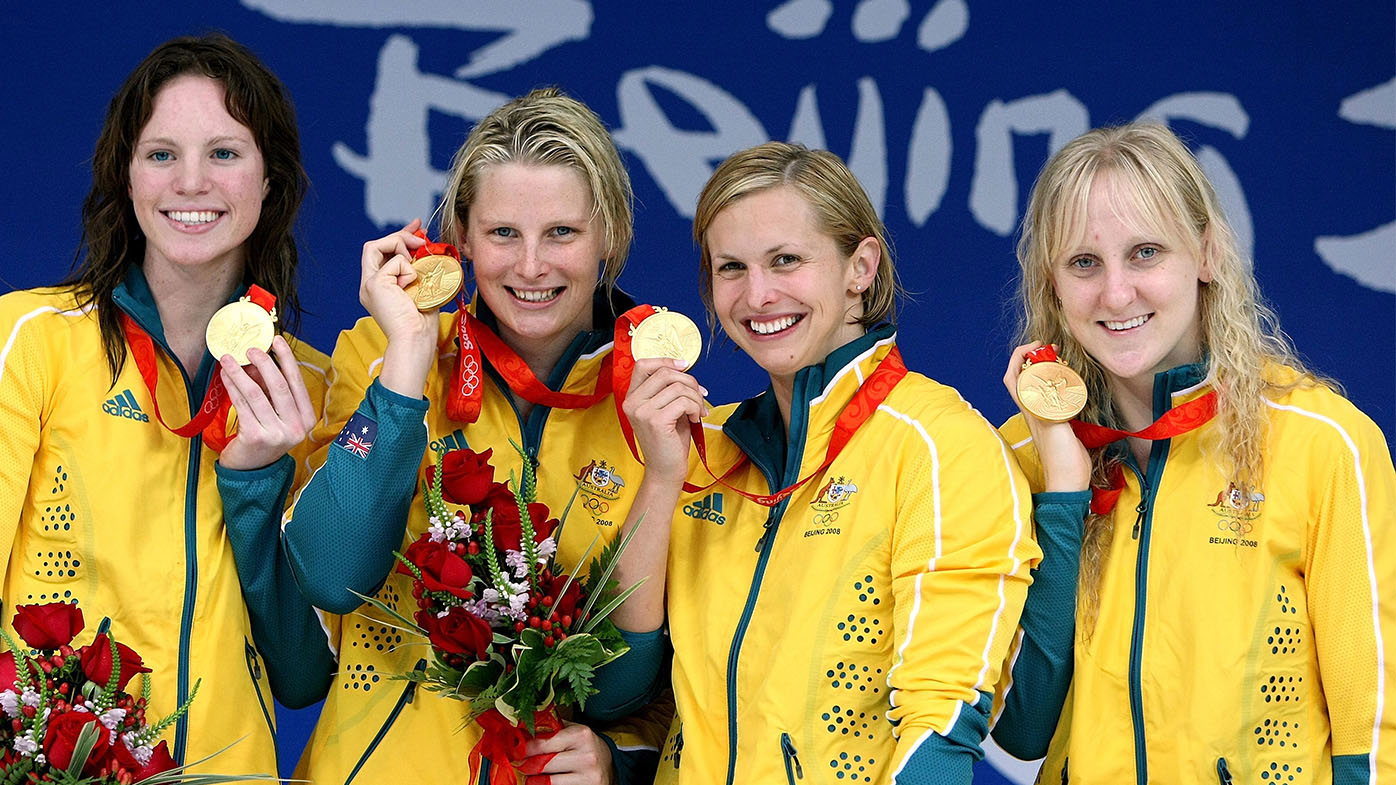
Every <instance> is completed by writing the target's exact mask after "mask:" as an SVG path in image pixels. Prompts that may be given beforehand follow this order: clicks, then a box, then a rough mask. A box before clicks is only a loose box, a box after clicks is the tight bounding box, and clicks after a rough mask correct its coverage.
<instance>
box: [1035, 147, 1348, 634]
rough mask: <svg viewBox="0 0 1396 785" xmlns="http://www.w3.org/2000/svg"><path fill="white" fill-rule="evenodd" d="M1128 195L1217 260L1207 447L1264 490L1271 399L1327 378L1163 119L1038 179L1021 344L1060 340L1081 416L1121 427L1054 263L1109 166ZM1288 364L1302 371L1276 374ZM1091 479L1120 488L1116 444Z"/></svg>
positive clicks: (1207, 300)
mask: <svg viewBox="0 0 1396 785" xmlns="http://www.w3.org/2000/svg"><path fill="white" fill-rule="evenodd" d="M1107 172H1108V173H1110V174H1112V175H1113V176H1114V178H1115V183H1116V188H1117V192H1118V194H1122V195H1123V196H1122V197H1117V198H1123V199H1132V200H1133V207H1134V208H1135V211H1136V212H1137V213H1138V214H1139V216H1140V217H1141V219H1142V221H1143V223H1144V224H1145V226H1143V227H1140V228H1142V229H1145V230H1147V231H1148V232H1150V233H1153V234H1156V235H1158V236H1160V237H1164V238H1167V239H1168V240H1169V242H1170V243H1173V244H1176V245H1178V246H1179V247H1183V248H1186V249H1187V250H1188V251H1190V252H1191V253H1192V254H1193V255H1194V256H1195V257H1196V258H1198V259H1199V260H1202V261H1204V262H1205V263H1206V265H1207V268H1208V270H1209V271H1210V273H1211V276H1212V277H1211V280H1210V281H1209V282H1207V283H1205V284H1201V283H1200V284H1199V287H1200V291H1199V318H1200V319H1201V335H1202V351H1203V353H1204V355H1205V357H1206V362H1207V370H1208V375H1209V377H1210V378H1211V380H1212V385H1213V387H1214V388H1215V390H1216V392H1217V415H1216V428H1215V433H1216V438H1215V442H1214V443H1209V445H1208V447H1207V450H1208V454H1209V455H1211V456H1212V458H1213V459H1215V460H1218V461H1219V463H1220V464H1221V468H1222V471H1223V472H1224V473H1226V474H1227V475H1228V476H1229V477H1230V478H1231V479H1232V481H1233V482H1235V483H1236V485H1237V486H1241V487H1249V488H1256V487H1259V484H1260V481H1261V478H1262V476H1263V474H1264V459H1265V454H1264V449H1265V435H1266V424H1267V422H1268V418H1267V416H1266V410H1265V404H1264V400H1265V399H1266V398H1267V397H1273V396H1275V395H1278V394H1281V393H1283V392H1285V391H1287V390H1289V389H1292V388H1293V387H1296V386H1300V385H1311V384H1315V383H1320V382H1322V383H1325V384H1330V383H1329V382H1328V381H1327V380H1320V379H1318V378H1317V377H1316V376H1315V375H1314V374H1312V373H1311V372H1309V371H1308V370H1306V369H1305V367H1304V365H1303V364H1302V363H1301V362H1300V360H1299V359H1298V357H1297V355H1296V352H1295V351H1294V348H1293V345H1292V344H1291V343H1290V341H1289V338H1288V337H1287V336H1286V335H1285V334H1284V333H1283V332H1281V331H1280V328H1279V322H1278V319H1277V317H1276V316H1275V313H1274V311H1273V310H1271V309H1270V308H1269V307H1268V306H1267V305H1266V304H1265V302H1264V300H1263V299H1262V298H1261V295H1260V290H1259V287H1258V286H1257V284H1256V280H1255V274H1254V271H1253V268H1252V264H1251V260H1250V259H1249V258H1248V257H1247V256H1246V255H1245V254H1244V253H1243V252H1242V251H1241V249H1240V248H1239V247H1238V246H1237V243H1236V237H1235V234H1234V232H1233V231H1232V229H1231V226H1230V224H1229V223H1227V220H1226V216H1225V215H1224V213H1223V211H1222V207H1221V203H1220V201H1219V200H1218V198H1217V193H1216V190H1215V189H1214V188H1213V187H1212V184H1211V182H1210V181H1209V180H1208V179H1207V176H1206V174H1204V173H1203V171H1202V168H1201V166H1199V165H1198V163H1197V159H1196V158H1194V157H1193V155H1192V153H1191V152H1190V151H1189V150H1188V148H1187V145H1185V144H1184V143H1183V142H1182V140H1180V139H1179V138H1178V137H1177V136H1176V135H1174V133H1173V132H1172V131H1171V130H1169V129H1168V128H1167V127H1165V126H1162V125H1157V124H1153V123H1133V124H1129V125H1123V126H1117V127H1106V128H1097V129H1095V130H1093V131H1089V132H1087V133H1085V134H1083V135H1081V136H1079V137H1077V138H1076V139H1074V140H1072V141H1071V142H1069V143H1068V144H1067V145H1066V146H1065V147H1063V148H1062V149H1061V150H1059V151H1058V152H1057V153H1056V154H1055V155H1053V156H1052V157H1051V158H1050V159H1049V160H1048V161H1047V164H1046V165H1045V166H1044V167H1043V169H1042V172H1041V174H1039V175H1038V178H1037V183H1036V184H1035V185H1034V186H1033V191H1032V195H1031V197H1030V198H1029V200H1028V207H1027V213H1026V215H1025V216H1024V218H1023V226H1022V232H1021V235H1020V238H1019V241H1018V263H1019V266H1020V268H1021V278H1020V288H1019V304H1020V306H1021V308H1022V312H1021V314H1020V320H1019V321H1020V330H1019V342H1020V343H1027V342H1029V341H1031V340H1040V341H1043V342H1046V343H1054V344H1056V345H1057V346H1059V347H1060V348H1061V356H1062V359H1063V361H1065V362H1066V363H1067V364H1069V365H1071V366H1072V367H1073V368H1075V369H1077V370H1079V371H1081V375H1082V377H1083V378H1084V379H1085V381H1086V386H1087V388H1088V394H1089V402H1088V403H1087V406H1086V410H1085V411H1083V412H1082V414H1081V417H1082V419H1084V420H1087V421H1089V422H1095V423H1101V424H1105V425H1110V426H1112V427H1121V425H1122V423H1121V422H1120V419H1119V417H1118V416H1117V414H1116V412H1115V410H1114V405H1113V402H1112V398H1111V393H1110V387H1109V384H1108V380H1107V377H1106V373H1105V371H1104V369H1103V368H1101V366H1100V365H1099V364H1098V363H1097V362H1096V361H1095V359H1094V358H1092V357H1091V356H1090V355H1089V354H1087V353H1086V351H1085V349H1083V348H1082V347H1081V344H1080V343H1079V342H1078V341H1077V340H1076V339H1075V338H1074V337H1072V335H1071V333H1070V331H1069V330H1068V329H1067V326H1066V317H1065V315H1064V314H1063V312H1062V305H1061V301H1060V300H1059V299H1058V298H1057V296H1056V291H1055V288H1054V286H1053V277H1052V270H1053V267H1054V265H1058V266H1059V265H1060V264H1061V263H1062V262H1063V260H1064V258H1065V256H1066V255H1067V254H1068V253H1070V250H1071V248H1072V246H1074V245H1075V244H1077V243H1078V241H1079V239H1080V237H1081V234H1082V233H1083V232H1084V230H1085V229H1084V227H1085V224H1086V210H1087V204H1088V202H1089V201H1090V195H1091V189H1092V188H1093V187H1095V186H1096V185H1097V184H1098V183H1099V181H1100V180H1099V178H1100V177H1101V175H1102V174H1104V173H1107ZM1278 366H1289V367H1290V368H1293V369H1295V370H1296V371H1297V372H1298V373H1297V375H1296V374H1277V373H1276V371H1277V370H1278ZM1091 460H1092V481H1091V484H1092V485H1093V486H1095V487H1099V488H1104V487H1108V486H1109V484H1110V483H1109V480H1108V477H1109V476H1110V473H1111V472H1112V470H1113V464H1115V463H1118V460H1119V459H1118V458H1117V457H1115V456H1114V455H1113V454H1112V453H1111V452H1110V451H1109V450H1108V449H1107V448H1099V449H1096V450H1093V451H1092V455H1091ZM1113 529H1114V525H1113V516H1110V515H1106V516H1099V515H1094V514H1092V515H1090V516H1088V518H1087V521H1086V532H1085V540H1084V542H1083V544H1082V556H1081V582H1080V585H1081V589H1082V592H1081V598H1082V609H1083V612H1084V614H1085V618H1084V622H1085V623H1086V625H1087V627H1086V629H1088V630H1089V629H1092V628H1093V626H1094V620H1095V616H1096V613H1097V612H1098V608H1099V591H1100V587H1099V579H1100V575H1101V572H1102V567H1103V561H1104V558H1105V554H1106V553H1107V552H1108V551H1109V543H1110V539H1111V536H1112V533H1113Z"/></svg>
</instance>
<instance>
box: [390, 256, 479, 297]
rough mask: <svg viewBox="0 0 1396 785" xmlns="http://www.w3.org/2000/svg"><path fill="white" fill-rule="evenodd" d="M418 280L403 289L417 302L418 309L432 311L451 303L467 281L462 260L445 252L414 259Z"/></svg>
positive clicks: (413, 264) (413, 266) (413, 263)
mask: <svg viewBox="0 0 1396 785" xmlns="http://www.w3.org/2000/svg"><path fill="white" fill-rule="evenodd" d="M412 269H413V270H416V271H417V280H415V281H413V282H412V283H410V284H408V285H407V286H406V287H405V288H404V289H403V291H405V292H407V294H408V296H410V297H411V298H412V302H414V303H416V304H417V310H419V311H430V310H433V309H436V308H440V307H441V306H443V305H445V304H446V303H449V302H450V301H451V298H452V297H455V296H456V292H459V291H460V287H461V284H462V283H464V282H465V272H464V271H463V270H461V266H460V262H458V261H456V260H455V259H453V258H451V257H449V256H446V255H445V254H432V255H430V256H423V257H422V258H420V259H414V260H413V261H412Z"/></svg>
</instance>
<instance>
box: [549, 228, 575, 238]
mask: <svg viewBox="0 0 1396 785" xmlns="http://www.w3.org/2000/svg"><path fill="white" fill-rule="evenodd" d="M576 233H577V230H576V229H573V228H572V227H570V226H557V227H554V228H553V236H554V237H567V236H569V235H574V234H576Z"/></svg>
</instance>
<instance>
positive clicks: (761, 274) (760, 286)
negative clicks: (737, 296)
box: [745, 265, 777, 309]
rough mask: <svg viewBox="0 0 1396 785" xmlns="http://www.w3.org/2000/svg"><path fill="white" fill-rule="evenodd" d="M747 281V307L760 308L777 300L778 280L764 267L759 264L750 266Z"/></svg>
mask: <svg viewBox="0 0 1396 785" xmlns="http://www.w3.org/2000/svg"><path fill="white" fill-rule="evenodd" d="M745 281H746V302H747V307H749V308H752V309H759V308H761V307H763V306H765V305H768V304H770V303H772V302H775V299H776V291H777V290H776V281H775V280H774V279H773V277H772V276H771V274H770V272H768V271H767V270H766V269H765V268H764V267H761V266H759V265H758V266H754V267H752V268H750V269H749V270H748V271H747V274H746V276H745Z"/></svg>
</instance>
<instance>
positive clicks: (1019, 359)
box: [1003, 341, 1042, 415]
mask: <svg viewBox="0 0 1396 785" xmlns="http://www.w3.org/2000/svg"><path fill="white" fill-rule="evenodd" d="M1040 346H1042V341H1033V342H1032V343H1025V344H1023V345H1022V346H1019V347H1017V348H1015V349H1014V350H1013V351H1012V352H1011V353H1010V354H1009V355H1008V369H1007V370H1006V371H1004V374H1003V386H1004V387H1007V388H1008V394H1009V395H1010V396H1011V397H1012V398H1013V403H1014V404H1016V405H1017V406H1018V408H1019V409H1020V410H1021V409H1022V408H1023V404H1022V402H1021V401H1019V400H1018V376H1019V374H1021V373H1022V372H1023V362H1024V360H1026V359H1027V355H1028V352H1031V351H1033V350H1034V349H1037V348H1038V347H1040ZM1024 414H1025V415H1026V412H1024Z"/></svg>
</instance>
